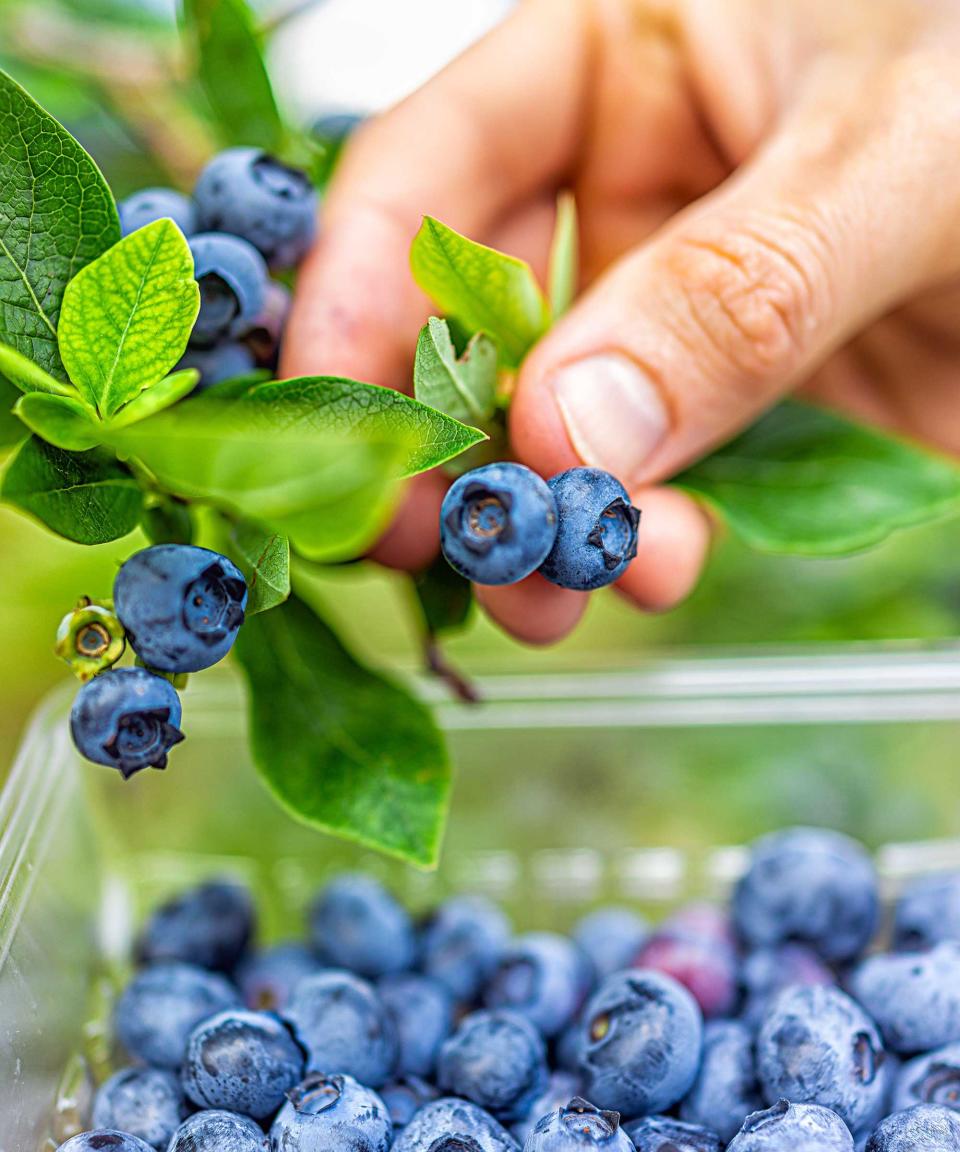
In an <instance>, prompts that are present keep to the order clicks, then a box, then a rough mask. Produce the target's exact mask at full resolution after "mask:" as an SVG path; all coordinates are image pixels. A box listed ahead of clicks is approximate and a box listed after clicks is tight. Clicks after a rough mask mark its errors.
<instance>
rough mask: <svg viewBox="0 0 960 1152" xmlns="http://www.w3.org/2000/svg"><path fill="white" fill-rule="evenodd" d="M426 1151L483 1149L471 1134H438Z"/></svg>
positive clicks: (454, 1151)
mask: <svg viewBox="0 0 960 1152" xmlns="http://www.w3.org/2000/svg"><path fill="white" fill-rule="evenodd" d="M427 1152H483V1149H482V1147H481V1146H480V1143H479V1141H477V1140H474V1138H473V1137H472V1136H464V1135H462V1134H457V1135H455V1136H454V1135H443V1136H438V1137H437V1138H436V1140H434V1141H433V1143H432V1144H431V1145H430V1147H429V1148H428V1149H427Z"/></svg>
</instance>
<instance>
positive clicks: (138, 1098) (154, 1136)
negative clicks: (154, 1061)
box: [92, 1068, 188, 1152]
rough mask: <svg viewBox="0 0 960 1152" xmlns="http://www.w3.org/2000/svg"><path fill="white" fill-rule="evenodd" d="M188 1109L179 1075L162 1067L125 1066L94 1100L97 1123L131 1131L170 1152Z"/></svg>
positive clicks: (101, 1088) (161, 1149)
mask: <svg viewBox="0 0 960 1152" xmlns="http://www.w3.org/2000/svg"><path fill="white" fill-rule="evenodd" d="M187 1112H188V1107H187V1102H186V1100H185V1099H184V1097H183V1089H182V1088H181V1087H180V1080H179V1078H178V1077H177V1076H176V1075H174V1073H173V1072H167V1071H165V1070H164V1069H162V1068H122V1069H121V1070H120V1071H119V1072H116V1073H114V1075H113V1076H111V1077H110V1079H109V1080H106V1081H104V1083H103V1084H101V1086H100V1088H99V1089H98V1091H97V1095H96V1097H95V1098H94V1101H93V1117H92V1119H93V1124H94V1127H96V1128H113V1129H119V1130H120V1131H121V1132H129V1133H130V1135H131V1136H137V1137H138V1138H139V1139H140V1140H143V1141H145V1142H146V1143H147V1144H150V1145H152V1146H153V1147H154V1148H156V1149H157V1150H158V1152H166V1148H167V1145H168V1144H169V1143H170V1137H171V1136H172V1135H173V1134H174V1132H175V1131H176V1130H177V1128H178V1127H179V1126H180V1124H181V1123H182V1122H183V1120H184V1119H185V1118H186V1115H187Z"/></svg>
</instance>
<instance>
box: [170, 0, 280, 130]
mask: <svg viewBox="0 0 960 1152" xmlns="http://www.w3.org/2000/svg"><path fill="white" fill-rule="evenodd" d="M181 15H182V18H181V29H182V32H183V35H184V37H185V39H186V40H187V42H188V43H189V45H190V47H191V50H192V51H193V53H194V55H195V60H196V69H197V74H198V76H199V79H200V83H201V85H202V86H203V89H204V92H205V93H206V96H207V100H208V101H209V102H210V107H211V109H212V110H213V113H214V116H215V117H216V118H217V121H218V124H219V128H220V134H221V137H222V139H223V142H224V143H225V144H239V145H247V146H249V147H258V148H266V149H267V150H268V151H277V150H278V149H279V148H280V146H281V144H282V142H283V138H284V127H283V121H282V120H281V118H280V112H279V110H278V109H277V102H276V99H275V97H274V94H273V88H272V86H271V84H270V76H269V74H268V72H267V66H266V64H265V62H264V59H263V51H262V48H261V44H260V39H259V37H258V35H257V32H256V27H255V24H254V20H253V16H252V14H251V11H250V8H249V7H248V5H247V4H246V3H245V2H244V0H182V5H181Z"/></svg>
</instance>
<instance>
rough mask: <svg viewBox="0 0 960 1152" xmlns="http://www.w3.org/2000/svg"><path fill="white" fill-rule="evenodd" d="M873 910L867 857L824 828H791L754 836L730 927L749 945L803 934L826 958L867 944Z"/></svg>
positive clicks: (873, 880)
mask: <svg viewBox="0 0 960 1152" xmlns="http://www.w3.org/2000/svg"><path fill="white" fill-rule="evenodd" d="M878 910H879V899H878V893H877V876H876V872H875V871H874V868H873V864H872V862H871V860H870V857H869V856H868V855H867V853H866V852H865V851H864V849H863V848H862V847H861V846H860V845H859V844H857V843H856V842H855V841H853V840H851V839H850V838H849V837H847V836H843V835H841V834H840V833H839V832H833V831H830V830H829V829H825V828H791V829H787V830H786V831H784V832H774V833H772V834H771V835H769V836H765V837H763V839H761V840H758V841H757V842H756V844H754V846H753V849H752V852H751V859H750V866H749V868H748V869H747V872H746V874H745V875H744V876H743V878H742V879H741V880H740V882H739V884H738V885H737V887H736V891H735V892H734V897H733V917H734V923H735V926H736V928H737V931H738V932H739V933H740V935H741V936H742V937H743V939H744V940H745V941H746V942H747V943H748V944H749V945H750V946H751V947H761V946H768V945H772V944H780V943H782V942H784V941H788V940H789V941H800V942H801V943H805V944H809V945H811V946H812V947H813V948H815V949H816V950H817V952H819V954H820V955H821V956H822V957H823V958H824V959H826V960H830V961H845V960H851V959H853V958H854V957H855V956H858V955H859V954H860V953H861V952H862V951H863V950H864V948H865V947H866V946H867V944H868V943H869V942H870V939H871V937H872V936H873V933H874V931H875V929H876V926H877V917H878Z"/></svg>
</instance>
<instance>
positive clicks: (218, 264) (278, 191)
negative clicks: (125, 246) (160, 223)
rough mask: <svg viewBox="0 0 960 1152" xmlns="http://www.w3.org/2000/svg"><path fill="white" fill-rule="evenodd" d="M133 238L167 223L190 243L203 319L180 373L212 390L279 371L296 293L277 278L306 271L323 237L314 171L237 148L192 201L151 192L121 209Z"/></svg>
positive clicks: (208, 171) (211, 168) (214, 166)
mask: <svg viewBox="0 0 960 1152" xmlns="http://www.w3.org/2000/svg"><path fill="white" fill-rule="evenodd" d="M119 207H120V223H121V226H122V229H123V234H124V235H128V234H129V233H130V232H133V231H136V229H138V228H142V227H143V226H144V225H146V224H150V223H152V222H153V221H155V220H159V219H161V218H165V217H166V218H169V219H172V220H173V221H174V223H175V224H177V226H178V227H179V228H180V230H181V231H182V232H183V234H184V235H185V236H186V237H187V238H188V240H189V243H190V249H191V251H192V252H193V259H194V265H195V272H196V277H197V282H198V283H199V285H200V315H199V316H198V317H197V322H196V324H195V325H194V329H193V334H192V336H191V338H190V346H189V348H188V349H187V352H186V354H185V355H184V357H183V359H182V360H181V362H180V365H179V367H180V368H196V369H198V370H199V372H200V387H201V388H205V387H210V386H211V385H212V384H216V383H219V382H220V381H221V380H226V379H228V378H230V377H233V376H242V375H244V374H245V373H247V372H251V371H253V370H254V369H255V368H257V367H262V368H270V369H273V368H275V367H276V363H277V356H278V353H279V348H280V340H281V337H282V334H283V327H284V324H285V321H286V317H287V312H288V311H289V307H290V294H289V292H288V290H287V288H286V287H285V286H284V285H283V283H281V282H280V281H279V280H274V279H271V276H270V273H271V272H283V271H286V270H288V269H291V268H294V267H296V265H297V264H299V262H300V261H301V260H302V259H303V257H304V256H305V255H306V252H307V250H308V249H309V247H310V245H311V244H312V242H313V239H314V237H315V234H316V221H317V194H316V192H315V190H314V188H313V185H312V184H311V182H310V179H309V178H308V176H307V175H306V173H305V172H301V171H300V170H299V169H296V168H291V167H289V166H287V165H286V164H282V163H281V162H280V161H279V160H277V159H276V158H275V157H273V156H270V155H268V154H267V153H266V152H263V151H261V150H260V149H258V148H228V149H227V150H226V151H224V152H221V153H219V154H218V155H217V156H215V157H214V158H213V159H212V160H211V161H210V163H209V164H208V165H207V166H206V168H204V169H203V171H202V172H201V173H200V176H199V178H198V180H197V183H196V186H195V188H194V190H193V197H192V198H190V197H187V196H184V195H182V194H181V193H180V192H175V191H173V190H172V189H169V188H146V189H144V190H143V191H141V192H136V193H134V195H132V196H129V197H128V198H127V199H126V200H123V201H122V202H121V204H120V206H119Z"/></svg>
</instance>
